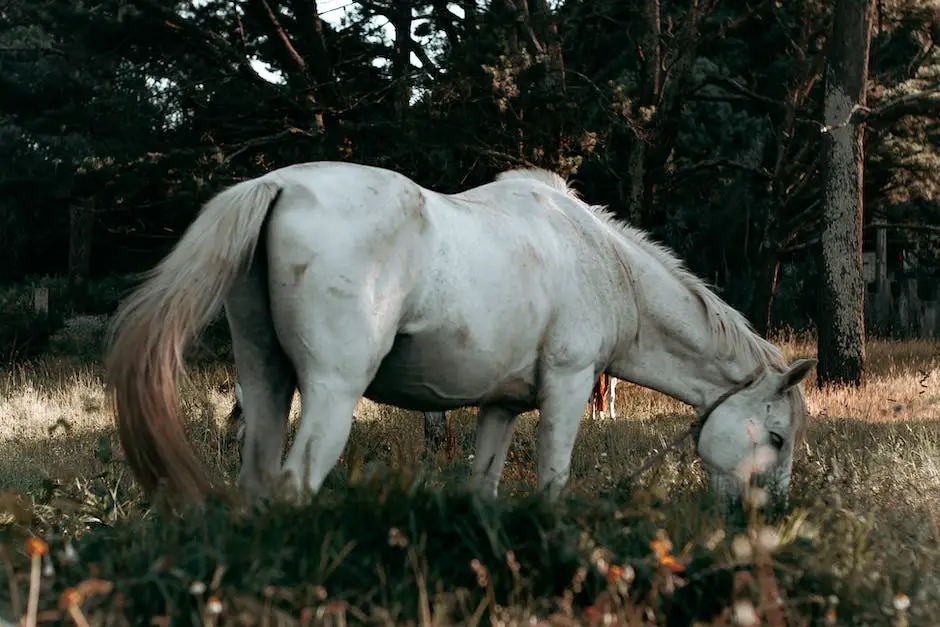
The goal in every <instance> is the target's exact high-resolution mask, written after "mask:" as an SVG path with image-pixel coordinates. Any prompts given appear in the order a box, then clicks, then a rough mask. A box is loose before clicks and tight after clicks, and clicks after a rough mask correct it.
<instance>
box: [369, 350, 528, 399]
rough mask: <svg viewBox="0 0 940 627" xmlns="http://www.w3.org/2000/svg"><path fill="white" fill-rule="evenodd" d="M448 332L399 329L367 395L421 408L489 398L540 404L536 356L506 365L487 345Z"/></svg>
mask: <svg viewBox="0 0 940 627" xmlns="http://www.w3.org/2000/svg"><path fill="white" fill-rule="evenodd" d="M442 335H443V334H435V335H434V336H427V335H422V336H420V337H419V336H414V335H399V336H398V337H397V338H396V339H395V344H394V345H393V346H392V350H391V351H390V352H389V353H388V355H387V356H386V357H385V359H383V360H382V364H381V365H380V366H379V369H378V371H377V372H376V375H375V377H374V378H373V379H372V383H371V384H370V385H369V387H368V388H367V389H366V392H365V396H366V398H368V399H370V400H372V401H376V402H379V403H386V404H389V405H395V406H397V407H401V408H404V409H410V410H416V411H440V410H448V409H456V408H458V407H466V406H472V405H481V404H487V403H494V404H503V405H507V406H510V407H512V408H514V409H516V410H517V411H520V412H522V411H527V410H529V409H533V408H534V406H535V367H534V360H532V361H533V363H532V364H530V365H523V366H521V367H516V368H512V369H506V371H504V370H503V368H501V367H500V365H499V364H497V363H494V361H493V359H492V355H489V356H488V355H487V352H486V351H483V350H479V349H468V348H464V347H460V346H457V345H456V344H457V343H456V342H453V341H449V340H448V338H449V335H448V336H444V337H442ZM488 357H489V358H488Z"/></svg>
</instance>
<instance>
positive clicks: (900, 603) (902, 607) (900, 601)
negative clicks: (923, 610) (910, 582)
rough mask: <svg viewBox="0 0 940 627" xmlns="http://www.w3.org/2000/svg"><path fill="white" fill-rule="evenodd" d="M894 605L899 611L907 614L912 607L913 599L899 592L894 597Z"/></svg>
mask: <svg viewBox="0 0 940 627" xmlns="http://www.w3.org/2000/svg"><path fill="white" fill-rule="evenodd" d="M893 605H894V609H896V610H897V611H899V612H905V611H907V608H909V607H910V606H911V599H910V598H909V597H908V596H907V595H906V594H904V593H903V592H899V593H897V594H896V595H894V601H893Z"/></svg>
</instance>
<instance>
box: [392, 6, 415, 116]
mask: <svg viewBox="0 0 940 627" xmlns="http://www.w3.org/2000/svg"><path fill="white" fill-rule="evenodd" d="M393 10H394V16H393V19H392V23H393V26H394V27H395V55H394V59H393V60H392V78H393V80H394V81H395V117H396V118H398V120H402V119H403V118H404V117H405V113H406V112H407V111H408V105H409V103H410V102H411V48H412V41H411V23H412V15H411V0H396V2H395V5H394V9H393Z"/></svg>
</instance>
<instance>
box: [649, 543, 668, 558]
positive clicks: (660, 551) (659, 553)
mask: <svg viewBox="0 0 940 627" xmlns="http://www.w3.org/2000/svg"><path fill="white" fill-rule="evenodd" d="M650 548H651V549H653V553H655V554H656V557H657V558H658V559H659V560H660V561H662V559H663V558H664V557H666V556H667V555H669V554H670V553H671V552H672V542H670V541H669V540H668V539H665V538H660V539H657V540H653V541H652V542H650Z"/></svg>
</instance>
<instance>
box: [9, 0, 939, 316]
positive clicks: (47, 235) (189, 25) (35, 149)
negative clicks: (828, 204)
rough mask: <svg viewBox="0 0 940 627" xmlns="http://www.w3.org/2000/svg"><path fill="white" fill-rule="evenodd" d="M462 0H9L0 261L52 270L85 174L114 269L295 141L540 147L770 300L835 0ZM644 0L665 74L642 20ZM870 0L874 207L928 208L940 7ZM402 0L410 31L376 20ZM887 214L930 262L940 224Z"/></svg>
mask: <svg viewBox="0 0 940 627" xmlns="http://www.w3.org/2000/svg"><path fill="white" fill-rule="evenodd" d="M456 4H457V3H441V2H430V1H428V0H411V1H410V2H409V3H407V4H402V3H397V2H369V3H358V2H353V3H350V4H349V8H350V12H349V14H348V16H347V18H346V19H345V20H344V21H343V22H335V21H328V20H325V19H323V16H320V15H319V14H318V13H317V3H315V2H296V1H291V0H267V1H266V2H254V1H248V0H238V1H237V2H228V1H225V2H223V1H221V0H218V1H217V0H212V1H209V2H202V3H195V4H191V3H179V2H163V1H160V0H127V1H124V0H121V1H118V0H105V1H103V2H98V3H95V5H94V7H91V6H84V5H82V4H75V3H73V2H71V1H69V0H40V1H37V2H31V3H6V4H5V5H4V6H3V7H2V11H3V12H4V17H5V18H6V19H5V20H4V22H3V26H2V27H0V66H2V68H3V72H0V75H2V78H0V140H3V141H4V145H9V146H10V147H11V148H12V150H9V151H5V152H4V155H3V156H2V157H0V189H3V190H4V194H3V195H2V200H0V225H2V227H3V228H2V229H0V232H2V233H3V235H0V244H2V245H3V248H4V251H5V253H6V255H7V259H8V260H9V261H8V263H6V264H4V266H3V267H2V268H0V275H2V276H5V277H7V278H10V279H14V278H18V277H20V276H23V275H24V274H29V273H62V272H63V271H64V269H65V264H66V259H65V251H66V250H67V249H68V247H67V241H68V239H67V231H68V228H69V226H68V224H69V222H68V208H69V206H70V205H71V204H74V203H80V202H82V201H84V200H86V199H89V198H90V199H94V200H95V201H96V202H95V204H96V226H95V236H94V247H93V248H94V252H93V254H92V266H93V273H95V274H98V275H102V274H106V273H108V272H112V271H114V270H118V271H121V272H128V271H138V270H142V269H144V268H146V267H149V266H151V265H152V264H153V263H154V262H155V261H156V260H157V259H159V257H160V256H161V255H162V254H163V253H165V252H166V251H167V250H168V248H169V246H171V245H172V243H173V241H175V239H176V237H178V234H179V233H180V232H181V230H182V229H183V228H185V226H186V225H187V224H188V223H189V222H190V221H191V220H192V217H193V215H194V213H195V211H196V210H197V209H198V206H199V204H200V203H201V202H203V201H204V200H205V199H206V198H208V196H209V195H210V194H211V193H213V192H215V191H218V190H219V189H220V188H222V187H223V186H225V185H228V184H229V183H231V182H233V181H236V180H239V179H242V178H244V177H247V176H253V175H257V174H259V173H261V172H264V171H267V170H270V169H272V168H275V167H279V166H283V165H287V164H290V163H296V162H298V161H307V160H314V159H339V160H344V159H349V160H355V161H358V162H362V163H368V164H375V165H381V166H385V167H391V168H394V169H397V170H399V171H402V172H403V173H405V174H407V175H409V176H411V177H413V178H415V179H416V180H417V181H418V182H420V183H422V184H425V185H428V186H431V187H433V188H435V189H439V190H441V191H456V190H459V189H463V188H465V187H467V186H469V185H473V184H479V183H483V182H486V181H488V180H491V179H492V177H493V175H494V174H495V173H496V172H497V171H499V170H501V169H505V168H507V167H513V166H517V165H525V164H534V165H539V166H543V167H548V168H551V169H554V170H556V171H559V172H562V173H565V174H570V175H571V176H572V177H573V178H574V179H575V180H576V182H577V185H578V187H579V189H581V190H582V191H583V192H584V195H585V197H586V198H587V199H589V200H590V201H592V202H597V203H604V204H609V205H610V206H611V207H612V208H613V209H614V210H615V211H616V212H618V213H619V214H620V215H622V216H624V217H626V216H628V215H630V212H631V211H633V209H632V208H631V207H632V205H631V203H633V202H634V200H635V199H636V198H638V197H642V198H643V199H644V200H643V203H644V206H643V207H642V211H640V213H639V214H637V215H638V216H639V218H638V219H639V220H640V222H641V224H640V226H643V227H644V228H648V229H650V230H652V231H653V233H654V235H655V236H656V237H657V238H658V239H661V240H663V241H665V242H666V243H667V244H669V245H671V246H673V247H674V248H676V249H677V250H678V251H679V253H680V254H681V255H682V256H683V257H684V258H686V259H687V260H688V262H689V265H690V266H691V267H692V269H693V270H694V271H695V272H697V273H698V274H700V275H702V276H705V277H707V278H709V279H710V280H711V281H713V282H714V283H716V284H717V286H718V287H719V288H721V289H722V290H724V294H725V296H726V297H727V298H728V300H729V301H730V302H731V304H732V305H734V306H736V307H738V308H741V309H742V310H744V311H746V312H748V313H749V315H750V316H751V317H752V319H755V320H758V321H759V318H760V317H761V315H762V314H761V310H762V309H765V310H766V308H767V307H766V305H767V303H768V302H769V299H770V298H771V297H772V296H773V292H772V289H773V288H772V287H771V279H770V278H769V277H770V276H771V275H772V271H773V269H774V267H775V264H776V263H777V262H778V261H783V262H786V263H791V264H796V265H797V266H802V265H805V264H807V263H808V260H809V259H810V257H812V256H813V255H814V254H815V248H814V246H813V245H812V243H813V241H814V238H815V237H816V236H817V232H818V213H819V212H818V211H817V203H818V197H819V188H818V177H817V176H816V175H817V170H818V163H817V161H818V156H819V146H820V143H819V139H820V133H819V130H820V119H821V118H820V112H821V109H820V103H821V85H822V81H821V71H822V60H823V55H824V53H825V49H826V41H827V37H828V36H829V33H828V30H829V27H830V19H829V12H830V8H829V4H828V3H825V2H819V1H818V0H799V1H797V2H790V3H773V2H762V3H756V4H755V3H748V2H741V1H737V0H735V1H732V2H721V3H692V4H691V5H690V4H689V3H685V2H675V1H673V0H662V1H659V0H656V1H653V0H643V1H640V0H637V1H635V2H627V3H624V2H617V1H614V0H592V1H591V2H585V1H583V0H567V1H566V2H560V3H547V2H531V3H521V4H520V3H517V2H507V1H504V0H492V1H491V2H482V3H481V2H475V3H461V4H460V6H461V8H462V9H463V10H464V12H465V13H464V14H463V15H462V16H461V15H460V13H461V12H460V11H457V10H456ZM652 6H655V7H657V8H658V10H659V11H660V18H661V19H660V20H659V22H658V24H657V27H656V28H657V32H656V33H654V34H655V40H656V41H657V42H658V48H657V50H658V54H659V55H660V57H661V58H660V61H661V63H659V64H658V67H660V70H661V71H660V74H661V75H660V76H658V79H657V80H658V83H657V84H656V85H654V84H653V83H652V82H651V80H652V79H651V78H650V77H649V76H648V75H647V74H648V68H647V67H646V65H645V63H646V61H645V59H646V57H645V56H643V55H644V53H643V51H642V50H641V46H640V45H639V42H642V41H645V39H644V38H645V37H646V36H647V35H648V32H647V31H645V30H644V29H646V28H647V26H646V24H647V22H646V21H644V16H645V15H646V12H647V11H648V10H649V9H650V7H652ZM265 7H267V8H269V9H270V11H268V10H267V9H265ZM402 7H405V8H404V9H403V8H402ZM409 7H410V8H409ZM692 7H695V8H694V9H693V8H692ZM879 8H880V12H879V20H878V27H877V32H876V34H875V38H874V43H873V52H872V80H871V83H872V85H871V88H870V93H871V97H870V100H871V102H870V105H871V107H872V109H873V111H872V112H871V115H870V116H869V117H868V118H866V120H865V123H866V128H867V142H868V148H867V150H866V159H867V170H866V177H865V182H866V190H865V194H866V206H867V207H870V208H871V210H870V211H866V220H868V221H871V220H875V219H878V220H880V219H887V220H890V221H892V222H913V223H927V224H929V223H934V222H936V219H937V217H938V211H940V209H938V206H940V205H938V196H937V189H936V177H935V176H934V175H933V172H935V171H936V169H937V168H936V166H937V155H936V146H937V145H938V141H937V140H938V136H937V119H938V116H937V111H938V106H940V105H938V102H940V96H936V94H935V97H934V98H929V97H920V98H913V96H914V95H916V94H918V93H923V92H924V91H929V90H930V88H931V87H932V86H934V85H935V84H936V80H937V76H938V72H940V69H938V68H940V57H938V55H940V46H938V45H936V35H937V27H936V24H937V23H940V17H938V13H937V9H936V4H935V3H934V2H926V1H924V0H895V1H892V2H883V3H879ZM406 9H407V10H406ZM468 10H469V13H466V11H468ZM403 14H404V15H405V17H406V18H408V19H407V21H408V25H407V27H408V29H409V32H408V33H407V34H408V35H409V37H407V38H405V39H404V46H405V48H402V47H401V45H399V44H396V42H395V41H393V40H390V38H393V36H392V35H388V34H387V33H386V32H385V31H384V30H383V27H384V25H385V24H386V23H388V24H391V25H392V27H393V29H394V25H395V24H397V23H399V21H400V20H401V19H402V17H401V16H402V15H403ZM396 20H398V21H396ZM403 55H404V57H407V58H406V59H405V61H406V62H405V63H401V62H400V61H401V58H402V57H403ZM412 55H413V57H414V58H416V59H418V60H417V62H414V61H413V60H412V59H413V57H412ZM253 64H254V65H253ZM259 64H262V65H264V66H265V67H267V68H269V69H270V70H272V71H274V72H276V73H277V78H276V79H275V80H267V79H266V78H263V77H262V76H261V75H259V74H258V72H257V71H256V70H255V69H254V68H255V67H256V66H257V65H259ZM657 85H658V87H657ZM654 87H656V89H658V90H659V91H658V92H656V89H653V88H654ZM651 89H652V90H653V91H654V92H656V95H655V97H650V96H649V93H650V90H651ZM401 94H405V95H406V96H408V104H407V105H406V106H405V107H404V109H402V108H401V107H400V106H399V105H397V104H396V103H397V102H399V101H400V99H401ZM905 97H910V98H913V99H912V100H910V101H904V102H902V103H901V105H900V106H898V104H897V103H898V99H899V98H905ZM884 107H886V108H884ZM882 109H883V110H882ZM644 146H645V148H644V150H645V153H644V154H645V157H644V161H643V168H641V169H640V170H637V169H636V167H635V164H634V162H633V161H631V159H632V158H633V156H634V155H635V154H638V151H640V152H643V151H641V150H640V149H641V148H643V147H644ZM637 186H643V187H644V189H645V190H646V192H647V193H646V194H645V196H644V194H640V195H639V196H637V189H636V188H637ZM869 233H870V231H866V236H867V235H868V234H869ZM895 235H896V237H895V236H894V235H893V236H892V237H894V238H895V240H897V241H898V245H908V244H907V243H908V242H912V243H915V244H916V245H918V246H919V247H920V257H921V259H922V263H924V264H928V265H930V264H935V263H936V260H935V257H936V255H935V254H932V251H935V250H936V248H937V247H936V241H935V237H936V235H935V233H934V234H932V233H930V232H929V231H925V230H920V231H918V230H907V231H903V232H899V233H897V234H895ZM893 241H894V240H893ZM39 249H41V250H45V251H49V253H50V254H44V255H35V254H32V251H35V250H39ZM931 267H933V266H931ZM794 276H796V275H794ZM781 288H782V289H784V290H785V291H786V290H787V289H789V291H790V292H793V291H794V290H795V286H789V287H787V286H786V285H781ZM794 308H795V306H794V305H793V304H792V303H791V304H790V309H791V310H792V309H794ZM784 322H787V321H784Z"/></svg>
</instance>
